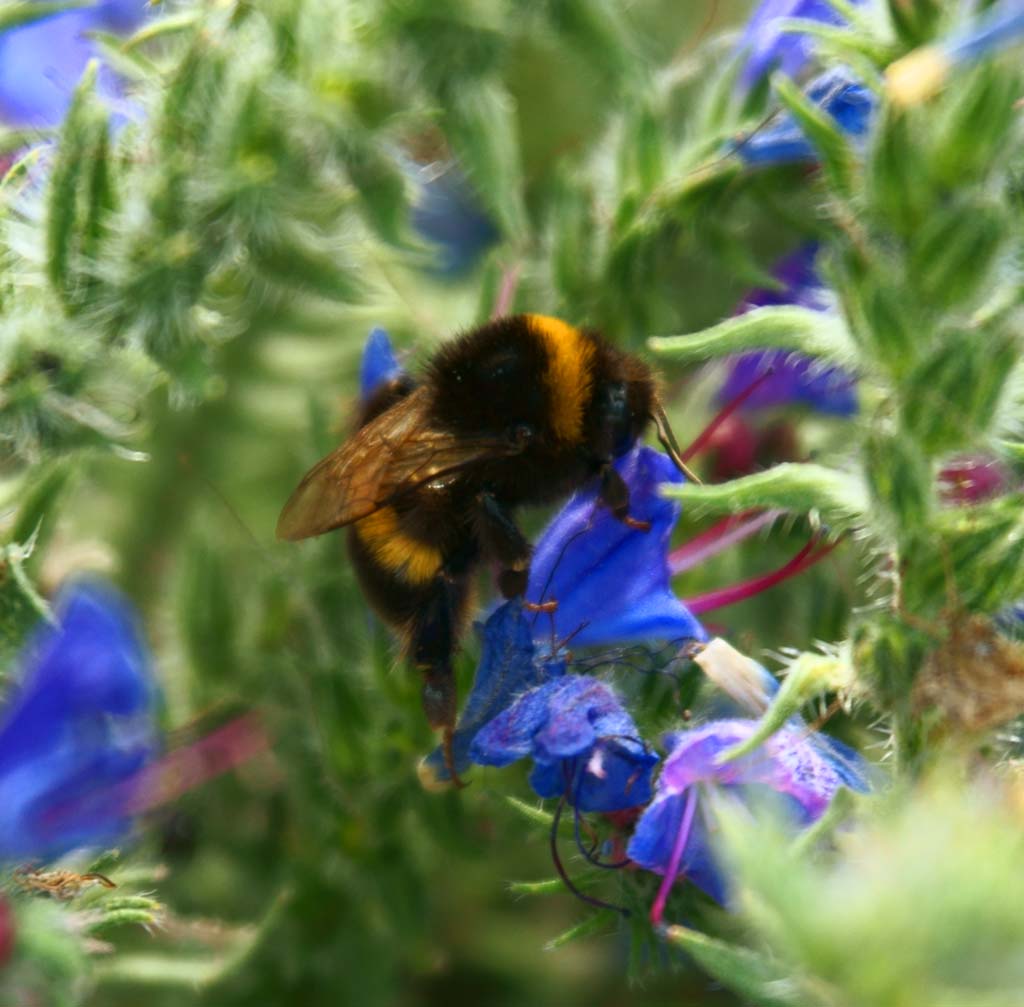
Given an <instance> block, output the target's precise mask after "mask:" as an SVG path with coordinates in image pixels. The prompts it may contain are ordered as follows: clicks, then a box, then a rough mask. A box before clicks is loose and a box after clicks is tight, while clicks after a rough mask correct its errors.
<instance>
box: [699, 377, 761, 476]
mask: <svg viewBox="0 0 1024 1007" xmlns="http://www.w3.org/2000/svg"><path fill="white" fill-rule="evenodd" d="M774 373H775V368H774V367H767V368H765V372H764V374H761V375H759V376H758V377H756V378H755V379H754V380H753V381H751V382H750V384H749V385H747V387H746V388H744V389H743V391H742V392H740V393H739V395H737V396H736V398H734V399H733V400H732V402H728V403H726V405H724V406H723V407H722V408H721V409H720V410H719V411H718V412H717V413H716V414H715V416H714V418H713V419H712V420H711V422H710V423H709V424H708V425H707V426H706V427H705V428H704V429H703V430H702V431H701V432H700V433H699V434H698V435H697V439H696V440H695V441H694V442H693V443H692V444H691V445H690V446H689V447H688V448H687V449H686V450H685V451H684V452H683V453H682V456H681V457H682V459H683V461H684V462H688V461H689V460H690V459H691V458H695V457H696V456H697V455H699V454H700V453H701V451H703V450H704V448H705V447H707V445H708V442H709V441H710V440H711V438H712V437H714V436H715V431H716V430H717V429H718V428H719V427H720V426H721V425H722V424H723V423H724V422H725V421H726V420H727V419H728V418H729V417H730V416H732V414H733V413H734V412H736V410H737V409H739V407H740V406H742V405H743V403H744V402H746V401H747V399H749V398H750V396H751V395H753V394H754V392H756V391H757V390H758V388H760V387H761V385H763V384H764V383H765V382H766V381H767V380H768V379H769V378H770V377H771V376H772V374H774Z"/></svg>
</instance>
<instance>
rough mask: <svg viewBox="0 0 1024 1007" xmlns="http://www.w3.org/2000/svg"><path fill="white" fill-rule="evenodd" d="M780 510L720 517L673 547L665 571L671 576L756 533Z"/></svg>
mask: <svg viewBox="0 0 1024 1007" xmlns="http://www.w3.org/2000/svg"><path fill="white" fill-rule="evenodd" d="M782 513H783V512H782V511H781V510H769V511H764V512H763V513H761V514H758V513H757V511H753V510H748V511H744V512H743V513H742V514H732V515H730V516H729V517H727V518H724V519H723V520H721V521H719V522H718V524H716V525H712V527H710V528H708V529H707V531H704V532H701V533H700V534H699V535H697V536H696V537H695V538H692V539H690V541H689V542H686V543H684V544H683V545H681V546H679V548H678V549H673V550H672V552H670V553H669V556H668V568H669V571H670V572H671V574H672V576H675V575H676V574H679V573H684V572H685V571H687V570H690V569H692V568H693V567H695V566H697V565H698V564H700V563H703V562H704V561H705V560H706V559H710V558H711V557H712V556H715V555H717V554H718V553H720V552H722V551H723V550H725V549H728V548H729V547H730V546H733V545H736V544H737V543H739V542H742V541H744V539H748V538H750V536H751V535H756V534H757V532H759V531H760V530H761V529H762V528H764V527H765V526H766V525H770V524H771V523H772V522H773V521H774V520H775V519H776V518H777V517H778V516H779V515H780V514H782ZM751 515H754V516H753V517H752V516H751Z"/></svg>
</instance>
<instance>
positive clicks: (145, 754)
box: [0, 584, 155, 860]
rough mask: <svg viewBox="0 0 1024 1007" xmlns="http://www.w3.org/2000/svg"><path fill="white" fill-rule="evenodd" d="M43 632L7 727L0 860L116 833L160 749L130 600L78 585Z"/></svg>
mask: <svg viewBox="0 0 1024 1007" xmlns="http://www.w3.org/2000/svg"><path fill="white" fill-rule="evenodd" d="M56 611H57V618H58V622H59V627H53V626H50V625H45V626H43V627H41V628H40V629H39V630H37V631H36V633H35V635H34V636H33V638H32V639H31V640H30V641H29V643H28V645H27V646H26V648H25V650H24V652H23V653H22V656H21V660H20V673H19V677H20V682H19V684H18V685H17V686H16V687H15V689H14V692H13V694H12V695H11V696H10V697H9V698H8V701H7V705H6V709H5V710H4V711H3V714H2V725H0V809H2V810H0V859H5V860H11V859H29V858H35V857H47V858H49V857H54V856H58V855H60V854H62V853H64V852H66V851H68V850H70V849H73V848H75V847H78V846H92V845H98V844H103V843H112V842H114V841H116V840H117V839H118V838H119V837H120V836H121V835H122V834H123V833H125V832H126V831H127V829H128V828H129V826H130V824H131V816H130V811H129V803H130V799H131V797H132V788H131V787H130V786H126V784H127V783H128V781H130V780H131V779H132V778H134V777H135V775H136V774H137V772H138V771H139V770H140V769H141V768H142V767H143V765H144V764H145V763H146V762H147V760H148V759H149V757H150V756H151V754H152V753H153V749H154V734H153V723H152V713H153V703H154V700H155V693H154V687H153V684H152V682H151V679H150V670H149V660H148V657H147V655H146V651H145V648H144V646H143V643H142V639H141V637H140V635H139V633H138V630H137V627H136V625H135V620H134V617H133V614H132V612H131V610H130V608H129V606H128V604H127V603H126V602H125V600H124V599H123V598H121V597H120V596H119V595H117V594H116V593H115V592H114V591H113V590H111V589H110V588H106V587H101V586H100V585H98V584H77V585H74V586H72V587H70V588H68V589H67V590H65V591H64V592H63V593H62V594H61V596H60V598H59V599H58V602H57V607H56Z"/></svg>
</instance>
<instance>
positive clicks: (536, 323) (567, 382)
mask: <svg viewBox="0 0 1024 1007" xmlns="http://www.w3.org/2000/svg"><path fill="white" fill-rule="evenodd" d="M526 321H527V324H528V325H529V326H530V328H531V330H532V331H533V332H535V333H536V334H537V335H539V336H540V337H541V339H542V340H543V341H544V346H545V349H546V350H547V352H548V369H547V373H546V374H545V376H544V380H545V384H547V386H548V391H549V393H550V396H551V426H552V428H553V429H554V432H555V436H556V437H558V438H559V439H560V440H564V441H569V442H574V441H578V440H580V438H581V437H582V436H583V409H584V406H585V405H586V402H587V399H588V398H589V396H590V386H591V385H592V384H593V380H594V379H593V374H592V372H591V359H592V358H593V355H594V347H593V345H592V344H591V343H590V341H589V340H588V339H586V338H584V336H583V334H582V333H581V332H580V330H579V329H577V328H575V327H574V326H572V325H569V324H567V323H566V322H563V321H561V319H558V318H550V317H549V316H547V315H527V316H526Z"/></svg>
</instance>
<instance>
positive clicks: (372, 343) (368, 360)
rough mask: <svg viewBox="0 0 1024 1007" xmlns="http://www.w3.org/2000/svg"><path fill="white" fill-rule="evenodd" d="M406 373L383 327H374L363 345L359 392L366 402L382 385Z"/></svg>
mask: <svg viewBox="0 0 1024 1007" xmlns="http://www.w3.org/2000/svg"><path fill="white" fill-rule="evenodd" d="M403 374H405V368H403V367H402V365H401V364H400V363H399V362H398V360H397V358H396V357H395V351H394V350H393V349H392V348H391V340H390V339H389V338H388V334H387V333H386V332H385V331H384V330H383V329H379V328H377V329H372V330H371V332H370V335H369V336H368V337H367V339H366V345H365V346H364V347H363V362H362V366H361V367H360V370H359V392H360V395H361V396H362V398H363V401H364V402H365V401H366V400H367V399H369V398H370V396H371V395H372V394H373V393H374V392H375V391H376V390H377V389H378V388H379V387H380V386H381V385H384V384H387V383H388V382H389V381H394V380H395V379H396V378H400V377H402V375H403Z"/></svg>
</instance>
